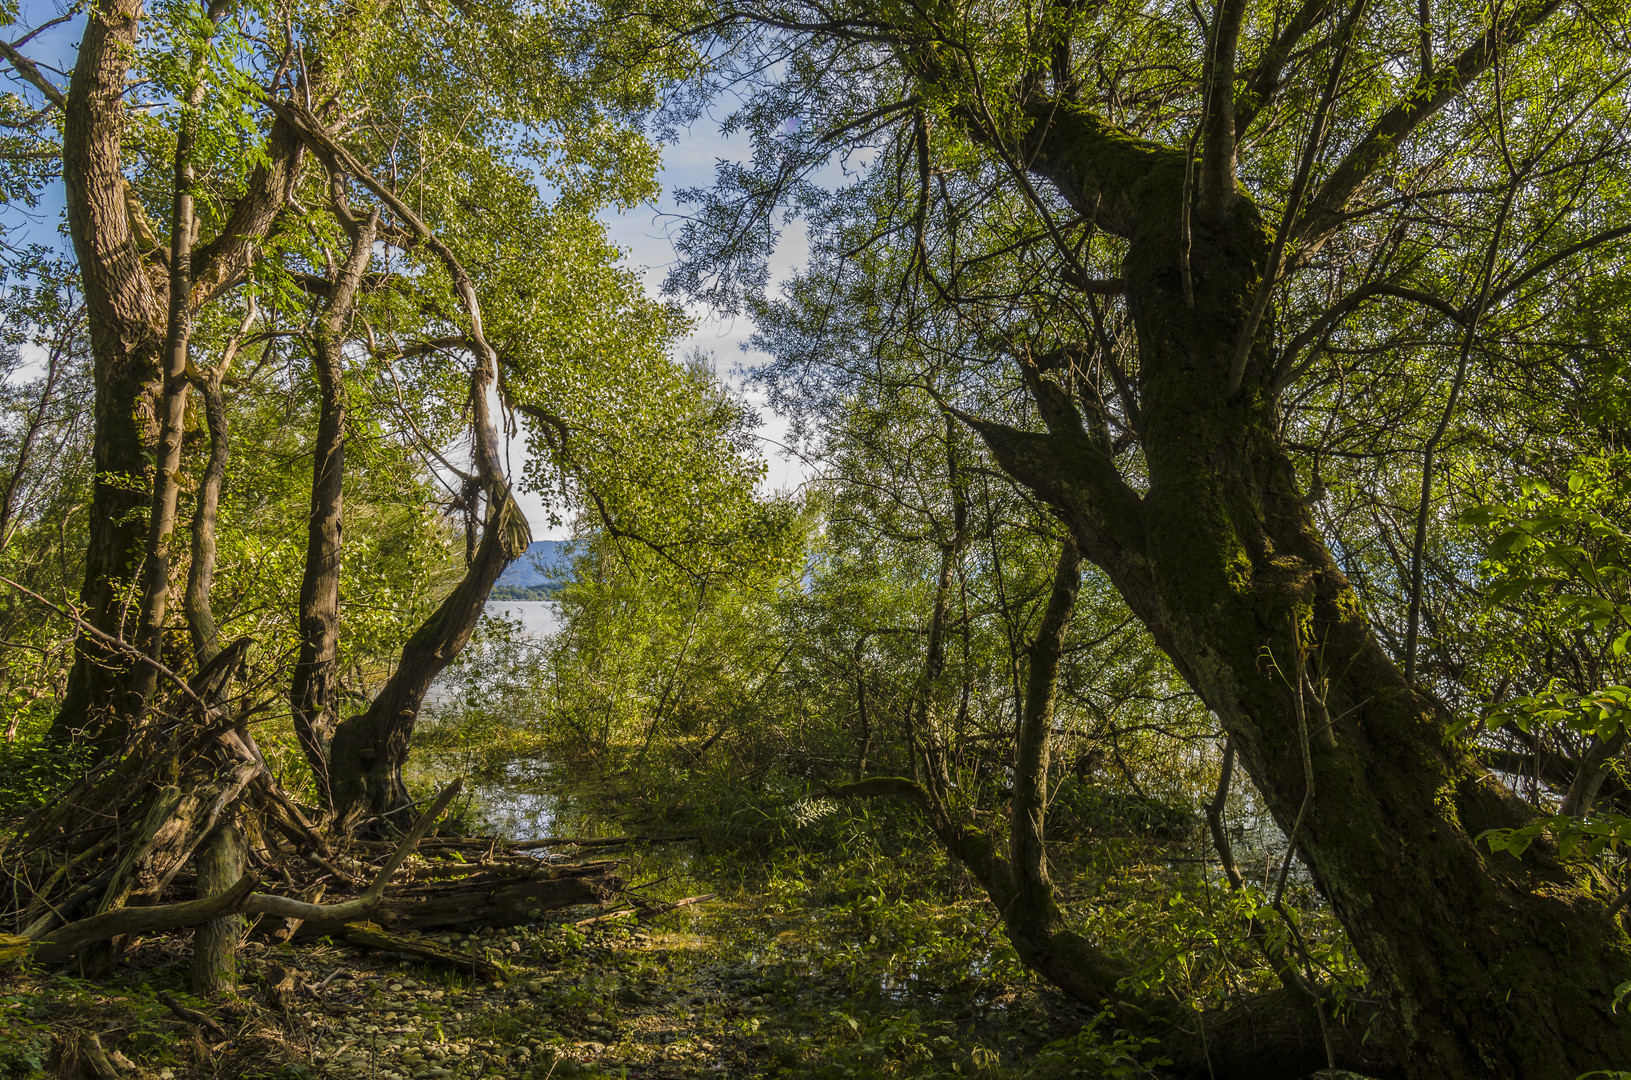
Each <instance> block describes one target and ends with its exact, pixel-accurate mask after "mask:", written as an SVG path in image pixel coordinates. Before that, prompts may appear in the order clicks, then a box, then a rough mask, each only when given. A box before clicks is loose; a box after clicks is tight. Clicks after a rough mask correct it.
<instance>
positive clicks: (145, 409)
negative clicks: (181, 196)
mask: <svg viewBox="0 0 1631 1080" xmlns="http://www.w3.org/2000/svg"><path fill="white" fill-rule="evenodd" d="M141 16H142V4H141V0H109V2H108V3H106V4H99V5H97V7H96V8H95V9H94V10H92V11H91V13H90V15H89V17H88V19H87V21H86V25H85V33H84V36H83V38H82V40H81V41H80V46H79V58H78V60H77V61H76V62H75V64H74V71H73V78H72V81H71V82H70V83H69V87H68V95H67V105H66V108H65V109H64V113H63V146H62V173H63V182H64V187H65V189H66V202H67V211H68V231H69V235H70V236H71V237H72V239H73V244H74V254H75V256H76V258H77V260H78V262H79V267H80V274H81V277H82V279H83V282H84V286H85V309H86V316H87V319H88V322H89V326H90V338H91V352H92V356H93V361H94V371H95V378H96V415H95V421H94V424H95V431H94V434H93V450H92V460H93V465H94V468H95V476H96V479H95V482H94V484H93V487H92V493H91V505H90V511H89V515H88V522H87V524H88V528H89V531H90V542H89V546H88V548H87V549H86V553H85V583H84V585H83V586H82V587H81V589H80V605H81V607H82V609H83V611H84V614H85V619H86V621H87V622H89V623H91V624H92V625H93V626H95V627H96V628H97V629H98V630H101V631H103V632H105V633H108V634H112V635H114V636H120V630H121V625H122V622H123V611H124V602H123V597H124V594H125V590H126V588H127V586H128V585H129V583H130V581H131V579H132V576H133V575H134V573H135V569H136V565H137V562H138V560H139V558H140V555H141V545H142V538H143V535H144V534H145V532H146V524H147V523H146V520H145V515H144V514H143V513H142V508H143V504H144V503H146V502H147V501H148V500H147V494H148V492H149V491H150V490H151V489H150V488H149V486H148V485H149V467H148V459H149V454H150V451H151V448H152V446H153V443H154V440H155V438H156V437H157V425H156V422H155V421H156V413H157V399H158V395H159V388H160V368H159V364H160V356H161V353H162V349H163V344H164V335H163V327H164V300H163V297H162V296H161V294H160V291H159V289H158V287H156V285H155V282H154V281H153V279H152V278H151V277H150V276H149V267H148V266H147V265H146V264H145V263H144V259H143V252H142V249H141V248H140V247H139V246H138V242H137V235H136V232H135V230H134V229H133V228H132V222H131V210H130V203H129V201H128V199H127V190H128V186H127V185H126V183H125V178H124V171H123V156H122V153H121V145H122V141H123V138H124V126H125V116H124V103H123V95H124V89H125V77H126V75H127V74H128V72H129V69H130V61H131V59H132V58H133V57H134V56H135V52H136V39H137V35H138V31H139V27H140V22H141ZM126 670H128V664H127V662H126V661H125V660H124V658H122V657H121V656H120V655H119V654H118V653H117V652H116V651H114V650H112V649H110V648H108V647H107V646H106V645H105V644H104V643H103V642H101V641H100V640H98V639H97V638H96V637H95V636H94V635H91V634H89V633H81V634H80V635H79V640H78V644H77V646H76V653H75V662H74V667H73V670H72V672H71V673H70V675H69V679H68V687H67V690H66V693H65V695H64V699H63V704H62V709H61V710H60V712H59V713H58V716H57V719H56V721H55V723H54V725H53V727H52V734H53V736H55V737H57V738H73V737H77V736H78V735H80V734H82V733H85V732H89V731H91V730H93V729H97V728H101V727H103V726H104V724H105V722H106V721H107V720H108V719H109V718H110V717H109V714H110V711H112V710H111V706H113V705H114V704H115V703H116V702H117V703H118V704H121V705H122V704H123V702H122V701H119V698H118V694H119V692H120V689H121V688H120V683H121V681H122V677H123V675H124V673H125V671H126ZM122 736H123V732H122V731H120V730H118V726H117V725H108V726H107V727H106V729H105V734H104V736H103V737H104V739H105V740H106V741H108V742H112V743H117V741H119V739H121V738H122Z"/></svg>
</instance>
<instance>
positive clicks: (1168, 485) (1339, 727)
mask: <svg viewBox="0 0 1631 1080" xmlns="http://www.w3.org/2000/svg"><path fill="white" fill-rule="evenodd" d="M1031 140H1032V146H1031V147H1030V149H1031V150H1032V151H1034V159H1033V161H1034V164H1033V166H1032V168H1033V169H1034V170H1035V172H1037V173H1039V174H1041V175H1043V176H1046V177H1048V178H1049V179H1051V180H1052V181H1053V182H1054V183H1055V184H1056V185H1057V187H1058V188H1059V190H1060V191H1062V192H1063V193H1064V194H1065V196H1066V197H1067V198H1068V199H1070V200H1071V201H1072V202H1073V203H1075V204H1076V205H1077V206H1078V207H1079V208H1081V209H1082V210H1083V211H1084V212H1086V213H1090V214H1094V215H1096V216H1097V218H1098V220H1099V221H1100V223H1101V225H1103V226H1104V227H1106V228H1108V229H1110V230H1112V231H1114V232H1117V233H1118V234H1120V235H1122V236H1124V237H1125V238H1126V239H1127V241H1128V246H1127V249H1126V257H1125V262H1124V280H1125V286H1126V295H1127V304H1128V308H1129V310H1130V312H1131V315H1132V318H1133V322H1134V325H1135V329H1136V333H1137V346H1138V357H1139V371H1138V399H1139V408H1140V411H1141V428H1140V431H1139V435H1140V439H1141V445H1142V447H1143V450H1144V456H1145V461H1146V464H1147V469H1148V490H1147V491H1146V492H1145V493H1143V494H1140V493H1139V492H1138V491H1136V490H1134V488H1133V487H1131V486H1130V485H1129V484H1128V483H1127V482H1126V481H1125V480H1124V479H1123V478H1122V477H1121V476H1120V475H1119V473H1118V470H1117V467H1116V463H1115V460H1114V458H1113V456H1112V454H1111V453H1110V452H1109V450H1108V448H1107V447H1106V446H1105V445H1104V443H1103V442H1102V440H1100V439H1099V438H1097V437H1095V435H1094V434H1093V433H1092V432H1091V431H1090V428H1089V426H1088V425H1087V424H1085V423H1084V422H1083V419H1082V412H1081V411H1080V409H1079V408H1078V403H1077V402H1076V401H1074V400H1073V399H1072V398H1071V397H1070V396H1069V395H1068V394H1067V393H1066V391H1065V390H1064V389H1063V388H1062V387H1061V386H1060V385H1059V384H1057V383H1055V382H1053V381H1051V379H1048V378H1046V377H1043V376H1036V377H1033V378H1032V379H1030V380H1029V381H1030V382H1031V388H1032V392H1033V394H1034V396H1035V398H1036V401H1037V404H1038V408H1039V412H1040V414H1041V416H1042V418H1043V420H1044V423H1045V426H1046V429H1047V430H1046V432H1045V433H1038V432H1027V431H1020V430H1016V429H1013V428H1009V427H1005V426H1003V425H999V424H994V423H991V422H988V421H985V420H982V419H980V418H977V417H973V416H965V417H964V418H965V420H966V421H967V422H968V423H969V424H970V426H971V427H973V428H974V429H975V430H976V431H977V432H978V433H979V434H980V435H981V436H982V437H983V438H984V440H985V442H986V443H987V445H988V446H989V447H990V449H991V450H992V452H993V454H994V455H995V457H996V458H997V460H998V461H999V462H1000V464H1001V465H1002V467H1003V468H1004V469H1005V470H1006V471H1007V472H1009V473H1010V474H1011V475H1012V476H1013V477H1014V478H1015V479H1017V480H1018V481H1020V482H1021V483H1023V484H1025V485H1026V486H1027V487H1029V488H1030V489H1031V490H1032V491H1033V492H1035V493H1036V494H1037V495H1038V496H1039V497H1041V498H1042V499H1043V500H1044V501H1046V502H1047V503H1048V504H1049V505H1051V506H1052V507H1053V508H1054V509H1055V510H1056V511H1057V512H1058V513H1059V514H1060V516H1061V517H1062V518H1063V519H1064V521H1065V522H1066V523H1067V525H1068V526H1069V528H1070V530H1071V534H1072V536H1073V537H1074V539H1075V541H1076V543H1077V545H1078V547H1079V548H1080V550H1081V551H1082V553H1083V554H1084V555H1085V556H1086V557H1087V558H1088V559H1090V560H1091V561H1092V562H1093V563H1095V564H1096V565H1098V566H1099V567H1100V568H1101V569H1103V570H1104V571H1105V573H1106V574H1107V575H1108V576H1109V578H1110V580H1111V581H1112V582H1113V583H1114V584H1115V586H1116V588H1117V589H1118V590H1119V592H1120V593H1121V595H1122V596H1123V597H1124V599H1125V600H1126V602H1127V603H1128V605H1129V606H1130V607H1131V609H1132V610H1133V611H1134V612H1135V613H1136V614H1137V616H1138V617H1139V618H1140V619H1141V620H1142V621H1143V623H1144V624H1145V625H1146V626H1147V627H1148V628H1149V629H1150V631H1151V633H1152V634H1153V635H1154V637H1155V639H1156V641H1157V642H1158V643H1159V645H1160V646H1161V648H1162V649H1163V650H1164V651H1165V652H1166V653H1167V655H1168V656H1170V657H1171V658H1172V660H1173V662H1174V664H1175V665H1176V666H1177V668H1178V670H1179V671H1180V672H1181V673H1182V674H1183V676H1184V678H1185V679H1186V680H1187V681H1188V683H1189V684H1190V686H1191V687H1193V688H1194V690H1195V691H1196V692H1197V693H1198V694H1199V695H1200V697H1201V698H1202V700H1203V701H1204V702H1205V703H1206V705H1207V707H1208V708H1210V709H1212V710H1213V711H1214V712H1215V713H1216V714H1217V716H1218V717H1219V719H1220V720H1221V721H1222V723H1223V726H1224V728H1225V730H1226V731H1227V732H1228V734H1229V737H1230V738H1231V740H1232V742H1233V745H1234V746H1235V747H1236V749H1237V751H1238V753H1239V755H1240V758H1241V761H1242V762H1243V763H1244V765H1245V767H1246V769H1247V771H1248V772H1249V773H1250V775H1251V777H1252V780H1253V781H1254V782H1255V783H1256V785H1257V787H1258V789H1259V790H1260V791H1261V792H1262V794H1263V797H1264V799H1265V801H1266V803H1267V805H1268V806H1269V808H1270V809H1271V811H1272V812H1273V814H1274V816H1275V818H1276V820H1277V821H1278V822H1279V824H1280V826H1281V827H1282V828H1283V829H1284V830H1286V831H1287V832H1288V833H1291V832H1293V831H1294V822H1295V821H1296V820H1297V819H1298V817H1299V815H1300V813H1301V808H1302V807H1303V804H1304V801H1305V797H1306V799H1307V811H1306V814H1305V815H1303V820H1302V822H1301V825H1300V826H1299V827H1297V828H1296V829H1295V836H1296V846H1297V851H1298V854H1299V855H1300V856H1301V858H1302V859H1303V860H1304V861H1305V862H1306V863H1307V865H1308V867H1309V869H1310V870H1311V872H1312V873H1313V875H1314V878H1315V880H1316V882H1317V883H1318V885H1319V887H1320V888H1321V890H1322V891H1323V892H1324V894H1325V895H1326V896H1327V897H1328V898H1329V900H1330V901H1331V903H1332V905H1333V907H1334V909H1335V911H1336V913H1337V914H1338V916H1339V917H1340V918H1341V920H1342V922H1343V925H1344V926H1345V927H1346V928H1347V931H1348V933H1349V935H1350V937H1351V938H1352V940H1353V942H1354V945H1355V947H1356V948H1357V949H1358V951H1359V953H1360V955H1361V956H1362V957H1363V959H1364V961H1365V963H1366V965H1367V967H1368V968H1369V970H1370V972H1371V973H1372V976H1373V978H1374V979H1375V981H1376V986H1377V989H1378V991H1379V992H1380V994H1381V995H1382V996H1383V998H1384V1000H1385V1001H1386V1002H1387V1004H1388V1005H1389V1007H1390V1009H1391V1011H1392V1012H1393V1014H1394V1016H1395V1019H1396V1021H1397V1023H1398V1026H1399V1029H1400V1031H1401V1032H1402V1033H1403V1034H1404V1037H1405V1039H1406V1042H1407V1046H1406V1054H1407V1058H1408V1064H1409V1066H1410V1069H1411V1071H1412V1073H1413V1074H1414V1075H1418V1076H1423V1077H1426V1076H1432V1077H1443V1078H1460V1077H1484V1076H1535V1077H1540V1076H1557V1077H1573V1076H1576V1075H1579V1074H1581V1073H1584V1072H1587V1071H1590V1070H1592V1069H1600V1068H1605V1067H1614V1066H1615V1065H1616V1063H1621V1062H1625V1061H1628V1060H1631V1022H1628V1021H1627V1020H1626V1019H1625V1018H1624V1017H1622V1016H1619V1015H1616V1013H1615V1011H1614V1009H1613V1007H1612V1006H1613V1000H1614V990H1615V987H1616V986H1618V985H1619V984H1620V983H1622V982H1624V981H1626V980H1627V979H1631V941H1628V939H1627V936H1626V933H1625V931H1624V930H1623V928H1622V927H1621V926H1620V925H1619V924H1618V922H1617V920H1616V918H1615V916H1614V914H1613V912H1612V911H1611V909H1610V904H1611V901H1612V897H1611V896H1609V895H1607V894H1606V893H1605V890H1604V883H1603V882H1602V881H1601V880H1599V879H1598V878H1597V877H1596V876H1594V875H1593V874H1591V873H1590V872H1588V871H1586V870H1583V869H1580V868H1578V867H1574V866H1566V865H1564V864H1563V863H1561V862H1560V861H1559V860H1558V859H1557V857H1556V855H1555V852H1553V851H1552V850H1551V849H1549V848H1548V847H1547V846H1546V845H1545V844H1537V845H1535V846H1534V847H1532V848H1531V849H1530V850H1529V851H1528V852H1527V853H1526V854H1525V855H1524V856H1523V858H1522V859H1521V860H1519V859H1516V858H1514V857H1512V856H1511V855H1509V854H1505V853H1502V854H1499V855H1494V854H1491V853H1490V852H1489V851H1488V849H1487V848H1484V847H1482V846H1481V845H1479V844H1478V843H1477V841H1476V837H1477V836H1478V835H1479V834H1480V833H1481V832H1483V831H1484V830H1486V829H1492V828H1503V827H1512V826H1518V825H1522V824H1526V823H1528V822H1530V821H1532V820H1533V819H1534V811H1533V810H1531V809H1530V808H1529V807H1527V806H1526V805H1524V804H1523V803H1522V802H1521V801H1519V800H1518V799H1517V798H1516V797H1515V796H1513V795H1512V794H1511V793H1510V792H1509V791H1508V790H1507V789H1506V788H1505V787H1504V786H1503V785H1502V784H1500V783H1499V782H1498V781H1497V780H1495V779H1494V778H1493V777H1492V776H1491V775H1490V774H1489V773H1488V771H1487V770H1485V769H1484V768H1483V767H1482V766H1481V765H1479V764H1478V763H1477V762H1476V761H1475V760H1474V759H1473V758H1472V757H1471V756H1470V755H1469V754H1468V753H1467V752H1466V751H1465V750H1464V749H1463V748H1462V747H1460V746H1459V745H1457V744H1456V743H1455V742H1454V740H1453V739H1451V737H1450V736H1449V729H1450V721H1451V717H1449V716H1448V715H1447V714H1446V713H1445V712H1444V710H1443V708H1442V707H1441V706H1440V705H1439V704H1438V703H1437V702H1436V701H1435V700H1434V699H1433V698H1432V697H1430V696H1429V695H1428V694H1426V693H1424V692H1422V691H1420V690H1418V689H1417V688H1415V687H1413V686H1412V685H1410V684H1409V683H1408V682H1407V681H1406V679H1405V678H1404V676H1403V674H1402V673H1401V671H1400V670H1399V668H1398V667H1397V666H1396V665H1395V664H1394V662H1393V660H1392V659H1391V658H1390V657H1389V656H1388V654H1387V653H1386V652H1385V651H1384V650H1383V649H1382V648H1381V646H1380V645H1379V644H1378V642H1377V640H1376V638H1375V636H1374V635H1373V634H1372V632H1371V630H1370V628H1369V626H1368V625H1367V623H1366V620H1365V617H1364V615H1363V613H1362V610H1361V605H1360V601H1359V598H1358V596H1357V595H1356V594H1355V592H1354V590H1353V589H1352V587H1351V586H1350V585H1349V583H1348V581H1347V580H1346V579H1345V578H1344V576H1343V575H1342V573H1341V572H1340V570H1339V569H1338V568H1337V566H1336V564H1335V563H1334V561H1333V560H1332V558H1331V556H1330V554H1329V552H1328V551H1327V549H1326V547H1325V545H1324V543H1323V541H1322V539H1321V537H1320V535H1319V533H1318V531H1317V529H1316V528H1315V526H1314V523H1313V520H1312V518H1311V516H1310V514H1309V511H1308V507H1307V504H1306V501H1305V499H1304V497H1303V495H1302V494H1301V493H1300V492H1299V490H1298V485H1297V480H1296V475H1295V471H1294V469H1293V467H1292V465H1291V462H1290V460H1289V458H1288V456H1287V454H1286V452H1285V449H1284V447H1283V446H1282V445H1281V443H1280V441H1279V438H1278V436H1277V434H1276V431H1277V402H1276V399H1275V394H1274V392H1273V391H1272V390H1271V385H1272V381H1273V378H1274V374H1275V373H1274V371H1273V370H1272V357H1271V355H1270V353H1269V352H1268V350H1267V349H1266V348H1264V347H1263V346H1262V344H1261V341H1253V342H1251V343H1250V344H1251V348H1250V351H1249V353H1248V354H1247V357H1246V365H1245V371H1244V373H1243V376H1242V378H1241V382H1240V385H1239V387H1238V389H1235V390H1233V391H1231V388H1230V381H1231V379H1230V369H1231V366H1232V356H1233V353H1234V351H1235V345H1236V342H1238V341H1240V340H1241V339H1242V336H1243V333H1244V330H1245V328H1246V327H1247V326H1248V324H1249V321H1250V311H1251V308H1252V305H1253V301H1254V298H1255V297H1256V295H1257V291H1258V289H1259V287H1260V285H1261V281H1262V275H1263V272H1264V267H1265V264H1266V263H1267V262H1268V255H1269V250H1270V245H1271V243H1272V239H1273V238H1272V235H1271V232H1270V230H1268V229H1267V228H1265V227H1264V225H1263V223H1262V222H1261V220H1260V218H1259V216H1258V213H1257V211H1256V209H1255V207H1253V206H1252V204H1251V203H1250V201H1249V200H1248V199H1246V198H1245V197H1244V196H1241V195H1237V196H1236V197H1234V198H1232V199H1229V200H1227V201H1226V202H1225V204H1224V205H1223V206H1222V207H1218V208H1215V211H1214V212H1213V213H1211V214H1208V213H1205V212H1202V213H1199V214H1197V215H1196V217H1195V220H1194V222H1193V224H1192V228H1193V233H1192V235H1191V236H1190V237H1188V238H1187V241H1188V243H1187V245H1185V244H1183V243H1181V242H1180V241H1181V240H1182V239H1185V238H1182V237H1180V235H1179V232H1180V228H1181V225H1180V223H1181V222H1183V221H1184V220H1185V215H1183V214H1181V213H1180V208H1181V205H1182V201H1183V197H1184V192H1185V190H1186V184H1185V176H1184V174H1185V165H1184V160H1183V154H1182V152H1180V151H1175V150H1170V149H1167V148H1164V147H1160V146H1156V145H1154V144H1150V143H1146V142H1143V141H1141V140H1138V139H1135V138H1133V137H1131V136H1128V135H1126V134H1125V133H1123V132H1120V131H1119V130H1117V129H1115V128H1112V127H1110V126H1109V125H1106V124H1104V123H1103V122H1102V121H1100V120H1098V119H1097V118H1096V117H1094V116H1093V115H1091V114H1090V113H1088V112H1087V111H1085V110H1082V109H1078V108H1075V107H1073V106H1071V105H1069V104H1062V103H1061V104H1059V105H1057V106H1056V107H1055V109H1054V111H1053V112H1052V113H1051V115H1050V116H1049V117H1047V118H1046V119H1045V120H1044V121H1043V122H1041V123H1039V124H1038V127H1037V130H1035V131H1034V132H1033V134H1032V135H1031ZM1339 172H1340V170H1339ZM1186 246H1187V249H1188V258H1189V267H1188V270H1189V273H1188V274H1187V275H1186V274H1185V272H1184V268H1183V267H1182V266H1181V265H1180V258H1181V254H1180V253H1181V252H1183V251H1184V250H1185V247H1186ZM1186 277H1188V278H1189V280H1190V281H1191V282H1192V293H1191V296H1192V298H1193V301H1192V302H1191V300H1190V298H1189V297H1186V295H1185V293H1186V288H1185V278H1186ZM1265 336H1266V335H1265V334H1264V333H1263V332H1262V330H1261V328H1259V334H1258V337H1259V338H1262V337H1265ZM1299 669H1300V670H1301V671H1302V674H1301V676H1299V675H1298V674H1297V672H1298V671H1299ZM1321 685H1322V686H1324V687H1326V688H1327V689H1326V691H1325V693H1324V696H1323V698H1322V700H1319V701H1314V700H1309V699H1305V700H1304V701H1303V706H1304V707H1305V708H1307V709H1312V710H1313V712H1312V714H1311V716H1310V722H1309V724H1308V726H1307V729H1300V727H1299V724H1298V722H1297V713H1298V707H1297V706H1298V702H1297V695H1298V694H1300V693H1302V692H1303V691H1302V689H1301V688H1302V687H1304V686H1321ZM1308 729H1311V734H1305V732H1306V731H1307V730H1308ZM1305 743H1306V745H1305ZM1305 750H1306V751H1307V752H1308V753H1309V754H1310V756H1311V759H1312V768H1313V777H1314V780H1313V790H1312V791H1311V792H1310V791H1309V790H1308V784H1307V782H1306V781H1305V768H1304V753H1305Z"/></svg>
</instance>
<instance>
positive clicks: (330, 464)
mask: <svg viewBox="0 0 1631 1080" xmlns="http://www.w3.org/2000/svg"><path fill="white" fill-rule="evenodd" d="M378 226H379V214H378V212H375V213H374V214H373V215H371V216H370V217H369V218H368V220H367V221H366V222H363V223H360V224H353V226H352V228H351V251H350V254H349V255H348V256H347V258H346V261H345V265H344V266H343V267H341V269H340V272H339V277H338V278H337V280H336V281H335V282H334V284H333V287H332V288H331V289H330V290H329V297H328V301H327V303H326V304H325V305H324V308H323V314H322V317H321V318H320V319H319V320H318V322H317V328H316V331H315V333H313V335H312V366H313V367H314V368H315V369H316V372H317V386H318V402H319V412H318V419H317V442H316V445H315V446H314V447H313V448H312V476H311V512H310V515H309V516H308V518H307V521H306V566H305V572H304V574H303V576H302V577H301V580H300V654H299V656H298V658H297V659H296V660H295V668H294V678H293V681H292V682H291V684H290V687H289V705H290V708H291V710H292V711H293V715H294V727H295V734H296V735H297V736H298V737H299V739H300V746H301V749H303V750H304V751H305V752H306V761H307V762H308V763H309V764H310V765H311V769H312V775H313V776H314V777H315V778H316V780H317V788H318V790H319V791H320V792H322V793H323V797H324V799H325V801H326V802H328V803H329V805H331V806H332V805H333V802H334V795H333V792H332V791H331V790H330V787H329V768H328V742H329V740H330V739H331V738H332V737H333V734H334V725H335V723H336V722H337V719H338V718H337V717H336V716H335V703H336V691H337V688H338V685H339V670H338V666H339V643H340V530H341V524H342V519H343V517H344V478H345V424H346V400H345V397H346V390H345V374H344V355H343V354H344V348H345V333H346V327H347V326H348V325H349V323H350V321H351V314H352V310H353V309H354V308H355V306H356V300H357V290H358V286H359V285H360V284H361V282H362V276H363V274H364V273H365V272H366V271H367V269H368V263H369V260H370V258H371V257H372V255H373V251H374V236H375V233H376V232H377V231H378Z"/></svg>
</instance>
